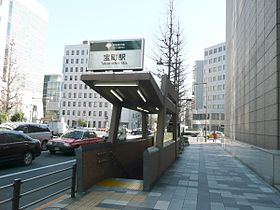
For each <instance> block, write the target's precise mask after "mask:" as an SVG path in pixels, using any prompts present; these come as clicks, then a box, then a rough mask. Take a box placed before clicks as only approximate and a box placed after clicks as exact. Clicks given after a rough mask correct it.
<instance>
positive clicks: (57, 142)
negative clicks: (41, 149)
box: [47, 129, 104, 154]
mask: <svg viewBox="0 0 280 210" xmlns="http://www.w3.org/2000/svg"><path fill="white" fill-rule="evenodd" d="M97 143H104V139H103V138H102V137H98V136H97V134H96V133H95V131H94V130H93V129H73V130H69V131H67V132H66V133H64V134H62V135H61V136H60V137H59V138H53V139H52V140H50V141H49V142H48V143H47V149H48V150H49V151H50V153H51V154H55V153H56V152H57V151H60V152H64V153H72V154H75V149H76V148H78V147H79V146H81V145H87V144H97Z"/></svg>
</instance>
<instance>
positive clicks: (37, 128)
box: [0, 122, 52, 150]
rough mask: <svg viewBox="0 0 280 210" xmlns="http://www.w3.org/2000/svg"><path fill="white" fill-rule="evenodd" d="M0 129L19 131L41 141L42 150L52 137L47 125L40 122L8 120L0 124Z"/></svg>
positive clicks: (45, 148)
mask: <svg viewBox="0 0 280 210" xmlns="http://www.w3.org/2000/svg"><path fill="white" fill-rule="evenodd" d="M0 129H7V130H15V131H20V132H23V133H25V134H26V135H28V136H30V137H31V138H34V139H38V140H40V142H41V148H42V150H47V147H46V144H47V143H48V141H49V140H50V139H51V138H52V132H51V131H50V129H49V127H48V126H47V125H46V124H41V123H26V122H9V123H4V124H1V125H0Z"/></svg>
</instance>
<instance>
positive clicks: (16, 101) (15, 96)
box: [0, 41, 24, 115]
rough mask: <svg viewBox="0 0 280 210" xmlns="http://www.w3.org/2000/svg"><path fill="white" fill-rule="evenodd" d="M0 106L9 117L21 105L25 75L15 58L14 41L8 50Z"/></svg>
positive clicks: (2, 78) (2, 77)
mask: <svg viewBox="0 0 280 210" xmlns="http://www.w3.org/2000/svg"><path fill="white" fill-rule="evenodd" d="M1 80H2V85H1V97H0V105H1V109H2V111H3V112H5V113H7V114H8V115H10V114H11V111H12V110H16V109H17V108H18V106H19V105H20V104H21V89H22V87H23V80H24V75H23V74H20V72H19V68H18V64H17V59H16V58H15V43H14V41H12V42H11V43H10V45H9V49H6V53H5V63H4V69H3V75H2V76H1ZM16 111H18V110H16Z"/></svg>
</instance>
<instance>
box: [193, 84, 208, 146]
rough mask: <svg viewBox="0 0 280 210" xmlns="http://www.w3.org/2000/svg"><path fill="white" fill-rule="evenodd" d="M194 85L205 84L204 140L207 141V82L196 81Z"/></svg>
mask: <svg viewBox="0 0 280 210" xmlns="http://www.w3.org/2000/svg"><path fill="white" fill-rule="evenodd" d="M194 85H205V88H206V90H205V142H206V141H207V118H208V117H207V115H208V102H207V101H208V89H207V88H208V85H207V82H196V83H194Z"/></svg>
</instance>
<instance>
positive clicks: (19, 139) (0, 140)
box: [0, 130, 41, 166]
mask: <svg viewBox="0 0 280 210" xmlns="http://www.w3.org/2000/svg"><path fill="white" fill-rule="evenodd" d="M40 154H41V146H40V141H39V140H37V139H32V138H31V137H30V136H27V135H25V134H23V133H19V132H16V131H11V130H0V163H6V162H13V161H20V162H21V163H22V164H23V165H25V166H27V165H30V164H31V163H32V161H33V160H34V159H35V157H38V156H39V155H40Z"/></svg>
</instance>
